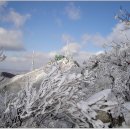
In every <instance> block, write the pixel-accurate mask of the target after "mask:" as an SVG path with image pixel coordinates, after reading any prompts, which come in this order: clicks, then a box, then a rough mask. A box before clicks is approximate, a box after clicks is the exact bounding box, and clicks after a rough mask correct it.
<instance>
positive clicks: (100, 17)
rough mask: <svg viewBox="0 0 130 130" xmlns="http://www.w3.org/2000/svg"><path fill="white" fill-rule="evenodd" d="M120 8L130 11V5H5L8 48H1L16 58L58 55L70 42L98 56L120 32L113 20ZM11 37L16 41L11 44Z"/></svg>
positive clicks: (3, 25) (0, 24)
mask: <svg viewBox="0 0 130 130" xmlns="http://www.w3.org/2000/svg"><path fill="white" fill-rule="evenodd" d="M120 6H122V7H123V8H125V9H126V10H128V11H129V9H130V8H129V7H130V2H129V1H128V2H117V1H116V2H113V1H111V2H110V1H109V2H106V1H101V2H94V1H92V2H90V1H83V2H80V1H77V2H70V1H67V2H65V1H64V2H62V1H57V2H47V1H46V2H45V1H38V2H37V1H31V2H29V1H28V2H26V1H10V2H6V3H2V4H1V8H2V9H1V10H2V13H1V15H0V19H1V21H0V27H1V29H4V30H2V33H3V31H6V33H7V34H8V35H9V40H8V43H5V44H4V45H6V44H7V46H5V47H4V45H3V44H2V43H0V45H1V44H2V45H1V46H3V47H4V49H5V51H6V53H7V54H8V55H13V56H18V55H19V56H20V55H21V53H23V52H24V53H26V52H27V53H28V52H32V50H35V51H36V52H40V53H41V52H43V53H46V54H47V53H50V52H58V51H60V50H63V48H64V46H65V45H66V42H67V41H69V43H70V44H71V43H73V45H74V46H76V47H77V45H78V46H80V51H82V52H84V51H86V52H89V53H97V52H99V51H102V50H103V49H102V44H103V42H104V40H105V39H106V38H108V37H112V38H113V36H115V34H113V33H114V32H113V29H115V30H118V29H117V28H118V25H117V24H118V21H117V20H115V19H114V16H115V14H116V13H117V12H118V10H119V8H120ZM1 10H0V11H1ZM11 31H12V33H11ZM8 32H10V33H8ZM6 33H5V34H6ZM3 35H4V34H3ZM12 35H13V37H14V35H15V37H14V39H13V40H12V39H11V40H12V42H11V40H10V37H12ZM111 35H112V36H111ZM0 37H2V36H0ZM109 39H111V38H109ZM3 43H4V42H3ZM100 43H101V44H100ZM23 48H24V49H23ZM77 48H78V47H77ZM5 63H6V62H5ZM2 64H3V66H4V63H2Z"/></svg>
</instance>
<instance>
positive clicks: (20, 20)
mask: <svg viewBox="0 0 130 130" xmlns="http://www.w3.org/2000/svg"><path fill="white" fill-rule="evenodd" d="M30 16H31V15H30V14H26V15H21V14H19V13H18V12H16V11H14V10H10V11H9V12H8V14H7V15H5V16H3V17H2V20H3V21H6V22H10V23H13V24H14V25H15V27H21V26H23V25H24V23H25V22H26V21H27V19H29V18H30Z"/></svg>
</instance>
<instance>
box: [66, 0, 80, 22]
mask: <svg viewBox="0 0 130 130" xmlns="http://www.w3.org/2000/svg"><path fill="white" fill-rule="evenodd" d="M65 13H66V14H67V16H68V17H69V18H70V19H71V20H78V19H80V17H81V10H80V7H77V6H75V4H74V3H72V2H71V3H69V5H68V6H66V8H65Z"/></svg>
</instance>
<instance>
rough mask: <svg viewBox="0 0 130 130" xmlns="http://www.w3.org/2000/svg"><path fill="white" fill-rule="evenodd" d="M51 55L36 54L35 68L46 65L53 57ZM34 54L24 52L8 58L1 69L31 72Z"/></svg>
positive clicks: (0, 66)
mask: <svg viewBox="0 0 130 130" xmlns="http://www.w3.org/2000/svg"><path fill="white" fill-rule="evenodd" d="M49 54H50V53H43V52H35V53H34V67H35V68H39V67H42V66H43V65H45V64H46V63H47V62H48V61H49V60H50V59H51V58H52V56H51V55H49ZM31 65H32V52H22V53H19V54H17V55H13V56H11V55H10V56H7V58H6V60H5V61H3V62H1V64H0V68H4V69H9V70H31Z"/></svg>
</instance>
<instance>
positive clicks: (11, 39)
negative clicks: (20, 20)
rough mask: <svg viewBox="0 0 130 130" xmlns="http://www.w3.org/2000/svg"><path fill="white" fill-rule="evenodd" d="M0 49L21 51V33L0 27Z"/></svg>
mask: <svg viewBox="0 0 130 130" xmlns="http://www.w3.org/2000/svg"><path fill="white" fill-rule="evenodd" d="M0 47H3V48H4V49H5V50H21V49H23V48H24V47H23V42H22V32H21V31H18V30H7V29H4V28H1V27H0Z"/></svg>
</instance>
